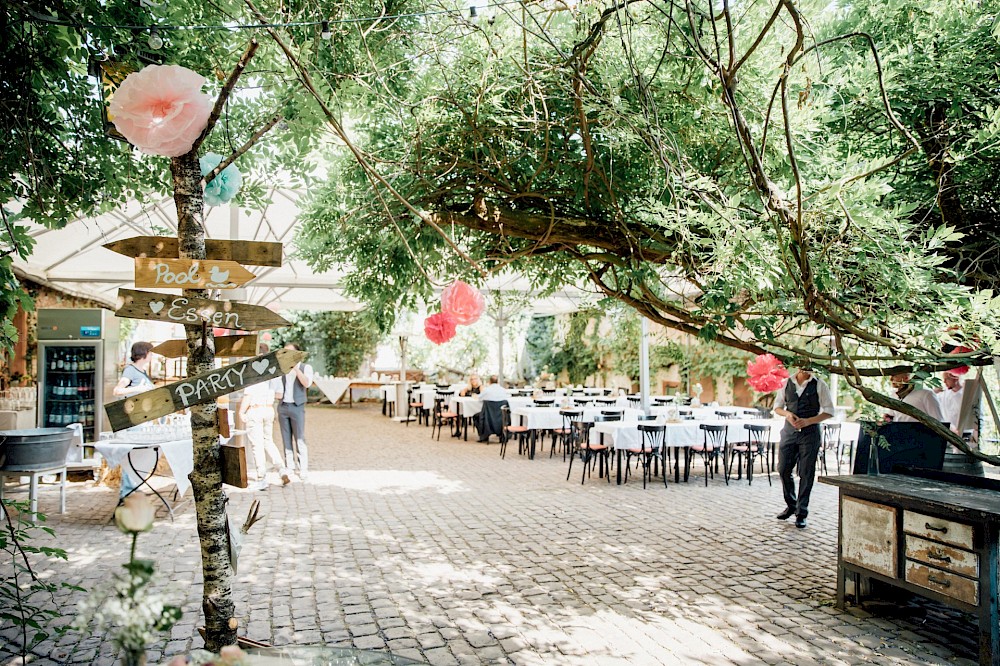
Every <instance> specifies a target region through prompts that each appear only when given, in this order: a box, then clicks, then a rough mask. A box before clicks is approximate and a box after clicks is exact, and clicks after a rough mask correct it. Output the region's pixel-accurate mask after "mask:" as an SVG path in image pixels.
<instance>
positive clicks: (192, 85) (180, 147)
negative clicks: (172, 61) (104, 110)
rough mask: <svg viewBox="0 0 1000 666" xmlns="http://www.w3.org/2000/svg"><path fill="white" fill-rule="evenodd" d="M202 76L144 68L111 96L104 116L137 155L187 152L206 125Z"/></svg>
mask: <svg viewBox="0 0 1000 666" xmlns="http://www.w3.org/2000/svg"><path fill="white" fill-rule="evenodd" d="M204 85H205V77H203V76H202V75H201V74H198V73H197V72H193V71H191V70H190V69H187V68H186V67H181V66H180V65H147V66H146V67H143V68H142V69H141V70H139V71H138V72H132V73H131V74H129V75H128V76H127V77H125V80H124V81H122V84H121V85H120V86H119V87H118V90H116V91H115V94H114V95H113V96H112V98H111V104H110V105H109V107H108V116H109V117H110V118H111V122H113V123H114V125H115V127H116V128H117V129H118V131H119V132H121V133H122V135H123V136H124V137H125V138H126V139H128V140H129V143H131V144H132V145H134V146H135V147H136V148H138V149H139V150H141V151H142V152H144V153H146V154H149V155H161V156H163V157H178V156H180V155H183V154H185V153H187V152H188V151H190V150H191V146H192V145H194V142H195V139H197V138H198V135H200V134H201V131H202V130H203V129H205V126H206V125H207V124H208V116H209V115H210V114H211V113H212V98H211V97H209V96H208V95H206V94H205V93H203V92H202V91H201V88H202V86H204Z"/></svg>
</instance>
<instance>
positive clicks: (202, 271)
mask: <svg viewBox="0 0 1000 666" xmlns="http://www.w3.org/2000/svg"><path fill="white" fill-rule="evenodd" d="M255 277H257V276H256V275H254V274H253V273H251V272H250V271H248V270H247V269H245V268H243V267H242V266H240V265H239V264H238V263H236V262H235V261H214V260H210V259H150V258H146V257H140V258H136V260H135V286H137V287H170V288H179V289H236V288H237V287H239V286H241V285H244V284H246V283H247V282H249V281H250V280H252V279H254V278H255Z"/></svg>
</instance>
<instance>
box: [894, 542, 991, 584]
mask: <svg viewBox="0 0 1000 666" xmlns="http://www.w3.org/2000/svg"><path fill="white" fill-rule="evenodd" d="M906 559H908V560H916V561H918V562H923V563H925V564H929V565H931V566H932V567H937V568H938V569H945V570H947V571H950V572H952V573H957V574H960V575H962V576H969V577H970V578H979V555H977V554H976V553H972V552H969V551H967V550H961V549H959V548H953V547H952V546H945V545H942V544H940V543H935V542H933V541H928V540H927V539H921V538H920V537H915V536H912V535H910V534H907V535H906Z"/></svg>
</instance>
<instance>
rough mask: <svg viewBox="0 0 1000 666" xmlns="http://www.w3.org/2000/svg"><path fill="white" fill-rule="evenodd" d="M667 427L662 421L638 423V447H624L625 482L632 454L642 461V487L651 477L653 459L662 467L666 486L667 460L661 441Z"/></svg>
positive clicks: (664, 485) (663, 438) (665, 485)
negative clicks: (639, 439)
mask: <svg viewBox="0 0 1000 666" xmlns="http://www.w3.org/2000/svg"><path fill="white" fill-rule="evenodd" d="M666 433H667V427H666V426H665V425H663V424H662V423H640V424H639V437H640V438H641V441H640V444H639V447H638V448H635V449H625V483H628V473H629V469H630V468H631V465H630V463H631V462H632V458H633V456H635V457H637V458H638V459H639V462H640V463H642V488H643V490H645V489H646V482H647V481H651V480H652V478H653V463H654V461H655V462H656V463H657V464H658V465H661V464H662V467H663V487H664V488H666V487H667V460H666V458H665V457H664V447H663V443H664V440H665V439H666Z"/></svg>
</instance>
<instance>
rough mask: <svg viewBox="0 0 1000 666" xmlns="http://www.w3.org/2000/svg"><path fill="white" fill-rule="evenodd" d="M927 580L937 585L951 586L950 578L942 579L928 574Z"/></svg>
mask: <svg viewBox="0 0 1000 666" xmlns="http://www.w3.org/2000/svg"><path fill="white" fill-rule="evenodd" d="M927 580H928V581H930V582H932V583H934V584H936V585H940V586H941V587H951V581H950V580H941V579H940V578H935V577H934V576H928V577H927Z"/></svg>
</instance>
